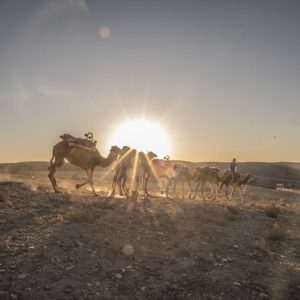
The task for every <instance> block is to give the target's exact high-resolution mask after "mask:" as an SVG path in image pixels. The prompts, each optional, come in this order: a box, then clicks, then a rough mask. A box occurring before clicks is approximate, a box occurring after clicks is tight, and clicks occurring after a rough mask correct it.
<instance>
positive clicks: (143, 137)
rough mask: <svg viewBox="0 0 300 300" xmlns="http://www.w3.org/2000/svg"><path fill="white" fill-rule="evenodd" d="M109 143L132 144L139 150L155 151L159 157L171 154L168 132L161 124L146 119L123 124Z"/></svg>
mask: <svg viewBox="0 0 300 300" xmlns="http://www.w3.org/2000/svg"><path fill="white" fill-rule="evenodd" d="M109 145H117V146H119V147H122V146H123V145H130V147H132V148H135V149H137V150H139V151H145V152H147V151H153V152H154V153H155V154H157V155H158V157H164V156H166V155H170V140H169V137H168V136H167V134H166V133H165V132H164V130H163V129H162V128H161V127H160V126H159V125H157V124H155V123H152V122H150V121H147V120H144V119H140V120H132V121H128V122H126V123H124V124H121V125H120V126H119V127H117V128H116V129H115V130H114V131H113V133H112V136H111V138H110V139H109Z"/></svg>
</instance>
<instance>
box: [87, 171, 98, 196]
mask: <svg viewBox="0 0 300 300" xmlns="http://www.w3.org/2000/svg"><path fill="white" fill-rule="evenodd" d="M93 177H94V169H91V170H90V176H89V182H90V185H91V188H92V191H93V194H94V195H95V196H97V195H98V194H97V193H96V191H95V188H94V178H93Z"/></svg>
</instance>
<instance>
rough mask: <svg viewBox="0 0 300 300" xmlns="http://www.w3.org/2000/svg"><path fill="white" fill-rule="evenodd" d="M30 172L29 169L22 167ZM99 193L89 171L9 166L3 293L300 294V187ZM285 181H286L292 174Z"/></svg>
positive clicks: (1, 207) (0, 271)
mask: <svg viewBox="0 0 300 300" xmlns="http://www.w3.org/2000/svg"><path fill="white" fill-rule="evenodd" d="M25 170H26V168H25ZM111 176H112V175H111V174H110V175H108V176H103V174H102V173H101V172H97V173H96V174H95V186H96V189H97V190H98V192H99V196H93V195H92V194H91V192H90V190H89V188H83V189H82V190H80V191H77V190H76V189H75V188H74V186H75V184H76V183H78V182H81V181H82V180H83V178H84V174H83V172H79V171H78V172H77V171H76V172H75V171H73V170H64V171H62V172H61V173H59V174H58V175H57V181H58V184H59V185H60V186H61V187H62V191H63V193H61V194H56V193H53V191H52V189H51V186H50V183H49V181H48V178H47V172H46V170H45V171H36V170H32V171H30V170H28V171H27V172H26V171H24V169H22V168H21V169H19V170H15V171H14V172H8V171H7V169H6V171H3V170H2V173H1V181H0V299H124V300H125V299H126V300H127V299H128V300H129V299H151V300H152V299H170V300H171V299H300V217H299V213H300V194H299V193H297V192H296V191H294V192H287V191H279V190H276V189H269V188H265V187H262V186H257V185H255V186H254V185H252V186H249V187H248V188H247V189H246V192H245V207H244V208H242V206H241V201H240V199H239V198H238V195H237V194H235V195H234V196H233V199H232V200H231V201H228V200H226V198H225V194H224V191H221V192H220V194H219V197H218V199H217V200H216V201H212V200H207V201H204V200H203V199H202V197H201V195H200V194H199V195H198V197H197V198H196V199H194V200H192V199H183V198H181V197H175V195H174V194H170V197H169V198H165V197H164V196H163V195H161V194H160V193H159V189H158V188H157V187H156V188H155V184H154V183H153V184H152V189H150V191H151V192H152V196H151V197H148V198H143V197H141V196H140V197H138V198H137V199H135V198H129V199H126V198H123V197H119V196H116V197H113V198H111V197H109V196H108V192H109V186H110V180H111ZM285 179H286V180H287V182H288V179H287V178H285Z"/></svg>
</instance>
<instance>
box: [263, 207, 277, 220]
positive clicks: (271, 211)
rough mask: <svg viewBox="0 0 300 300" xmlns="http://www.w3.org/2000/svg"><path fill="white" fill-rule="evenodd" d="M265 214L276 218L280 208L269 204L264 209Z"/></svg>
mask: <svg viewBox="0 0 300 300" xmlns="http://www.w3.org/2000/svg"><path fill="white" fill-rule="evenodd" d="M264 212H265V214H266V215H267V216H268V217H270V218H273V219H276V218H277V217H278V216H279V214H280V208H279V207H277V206H275V205H274V204H271V205H269V206H267V207H266V208H265V209H264Z"/></svg>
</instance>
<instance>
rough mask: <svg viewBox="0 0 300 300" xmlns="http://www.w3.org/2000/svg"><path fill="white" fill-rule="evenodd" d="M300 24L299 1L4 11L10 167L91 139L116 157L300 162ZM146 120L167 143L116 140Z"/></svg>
mask: <svg viewBox="0 0 300 300" xmlns="http://www.w3.org/2000/svg"><path fill="white" fill-rule="evenodd" d="M299 16H300V2H299V1H289V0H287V1H273V0H266V1H258V0H254V1H242V0H228V1H223V0H219V1H201V0H186V1H179V0H172V1H171V0H170V1H140V0H139V1H138V0H132V1H129V0H123V1H117V0H111V1H96V0H90V1H87V0H51V1H50V0H28V1H17V0H11V1H3V3H1V11H0V64H1V69H0V126H1V133H0V137H1V147H0V162H16V161H37V160H39V161H45V160H47V161H48V160H49V159H50V157H51V151H52V146H53V145H54V144H55V143H57V142H59V141H60V139H59V135H60V134H63V133H69V134H72V135H73V136H75V137H83V135H84V133H86V132H89V131H91V132H93V134H94V137H95V139H96V140H97V141H98V143H97V148H98V150H99V152H100V153H101V154H103V155H104V156H106V155H107V154H108V151H109V147H110V146H111V145H109V144H110V143H114V142H116V143H120V144H122V143H124V144H129V143H132V145H128V146H134V145H136V146H137V147H140V146H141V147H145V149H146V150H152V151H158V152H160V153H159V154H162V155H163V154H165V152H167V151H170V152H171V158H172V159H182V160H189V161H230V160H231V159H232V158H233V157H236V158H237V160H238V161H296V162H297V161H300V139H299V130H300V116H299V111H300V101H299V99H300V90H299V82H300V39H299V36H300V17H299ZM142 118H144V119H145V120H149V121H150V122H153V124H159V128H160V129H161V131H162V132H160V131H159V130H158V132H156V134H155V135H158V134H159V135H160V134H162V135H163V132H164V134H165V135H167V138H157V140H156V139H155V138H154V137H152V136H151V135H150V134H149V132H147V133H145V134H143V135H142V145H138V144H135V143H136V141H135V140H133V139H132V138H133V136H136V135H138V134H139V133H136V132H135V134H130V135H126V136H125V135H124V134H123V135H121V134H117V138H116V139H115V140H113V139H112V132H114V131H115V130H117V131H118V130H124V131H126V130H125V129H126V128H125V129H124V126H125V125H124V124H127V125H126V126H129V125H128V124H130V123H127V122H128V120H139V119H142ZM120 126H121V127H120ZM117 128H119V129H117ZM127 130H128V128H127ZM130 130H131V129H130ZM159 132H160V133H159ZM115 137H116V136H115ZM168 139H169V142H170V144H169V145H168V144H167V143H168V142H167V140H168ZM164 143H166V144H164ZM120 146H122V145H120ZM148 148H149V149H148ZM166 154H168V153H166Z"/></svg>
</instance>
